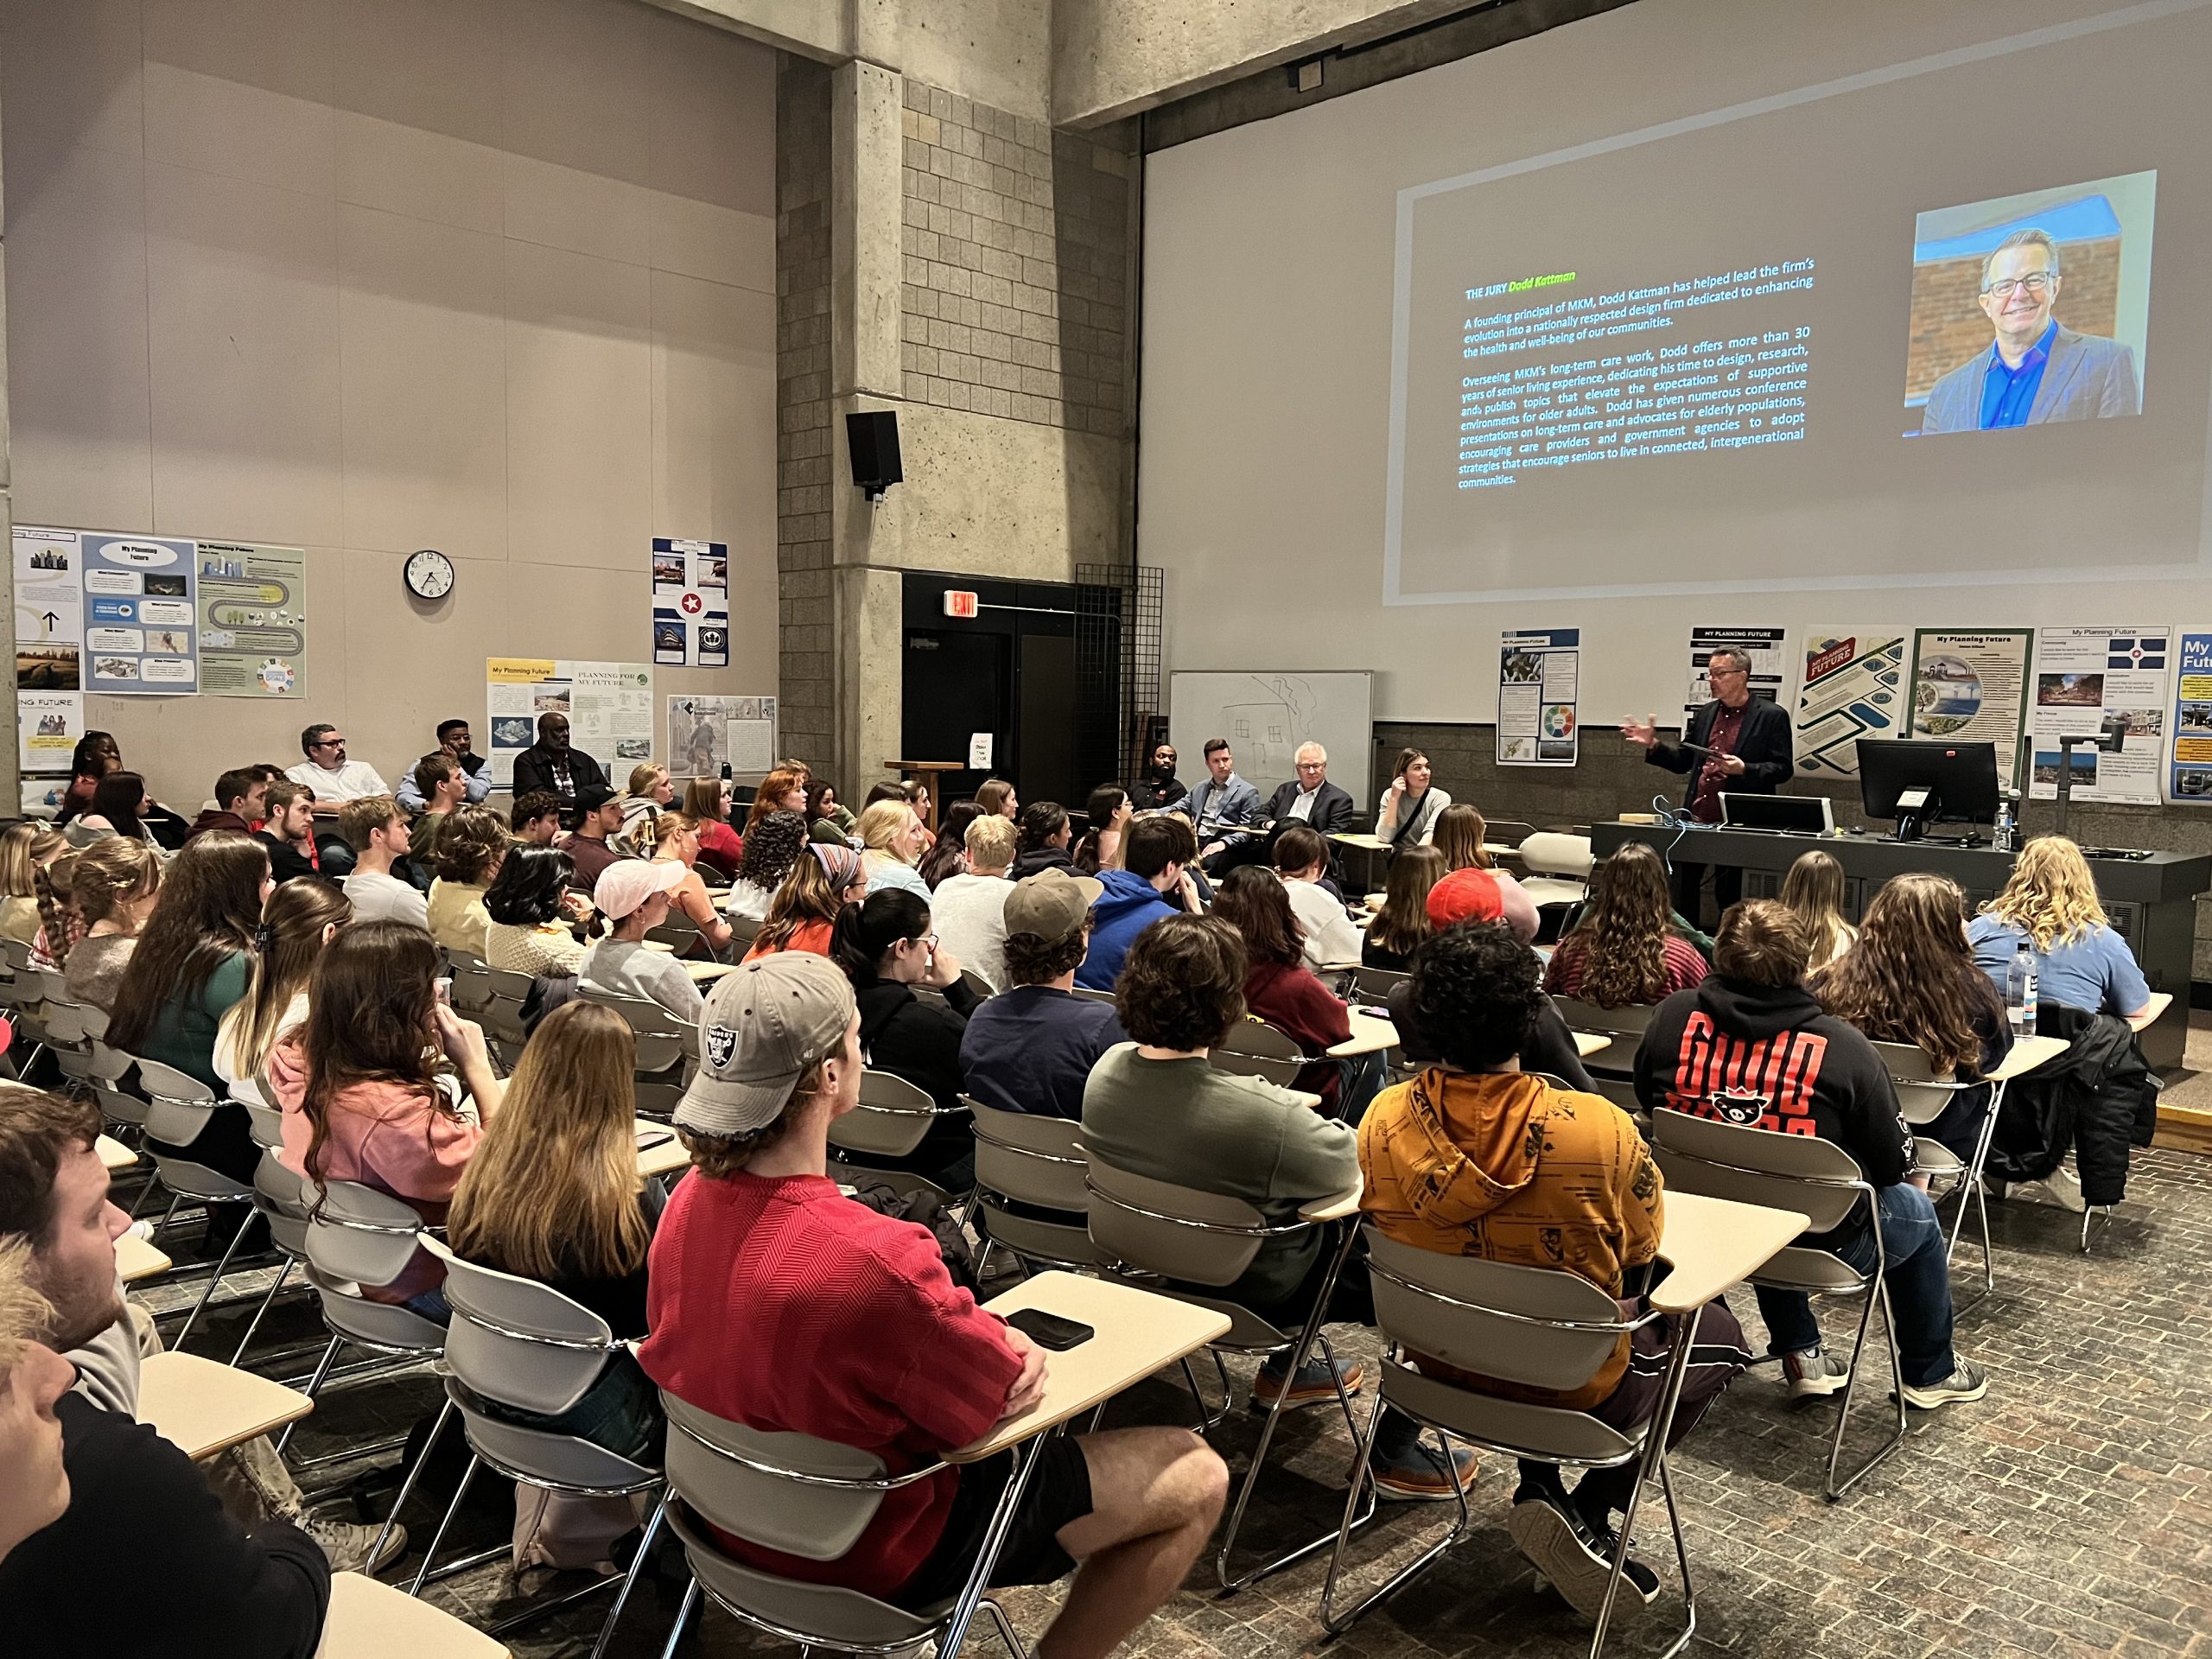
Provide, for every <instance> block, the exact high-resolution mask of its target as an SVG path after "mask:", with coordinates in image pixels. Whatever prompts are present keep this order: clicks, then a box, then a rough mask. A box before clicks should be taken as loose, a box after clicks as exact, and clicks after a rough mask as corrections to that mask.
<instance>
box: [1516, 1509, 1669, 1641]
mask: <svg viewBox="0 0 2212 1659" xmlns="http://www.w3.org/2000/svg"><path fill="white" fill-rule="evenodd" d="M1505 1529H1506V1530H1507V1531H1508V1532H1509V1533H1510V1534H1511V1535H1512V1537H1513V1543H1514V1547H1515V1548H1516V1549H1518V1550H1519V1551H1520V1552H1521V1554H1522V1556H1523V1557H1525V1558H1526V1559H1527V1560H1528V1562H1529V1565H1530V1566H1531V1567H1535V1569H1536V1572H1537V1574H1538V1575H1539V1576H1540V1577H1541V1578H1542V1579H1543V1580H1546V1581H1547V1582H1548V1583H1549V1584H1550V1585H1551V1586H1552V1588H1554V1590H1556V1591H1558V1592H1560V1596H1561V1597H1562V1598H1563V1599H1565V1600H1566V1601H1567V1605H1569V1606H1571V1607H1573V1609H1574V1611H1576V1612H1578V1613H1580V1614H1581V1615H1582V1616H1583V1617H1584V1618H1587V1619H1592V1620H1595V1619H1596V1618H1597V1617H1598V1611H1599V1608H1601V1607H1603V1606H1604V1605H1605V1586H1606V1584H1607V1582H1608V1581H1609V1580H1611V1578H1612V1576H1613V1558H1612V1556H1611V1554H1610V1553H1609V1552H1608V1551H1607V1549H1606V1548H1605V1545H1604V1544H1603V1543H1602V1542H1601V1541H1600V1538H1599V1534H1598V1533H1597V1532H1596V1531H1595V1530H1594V1529H1592V1528H1591V1527H1590V1525H1589V1524H1588V1523H1587V1522H1585V1521H1584V1520H1583V1518H1582V1516H1580V1514H1578V1513H1577V1512H1576V1510H1575V1509H1574V1506H1573V1503H1572V1502H1568V1503H1560V1501H1559V1500H1558V1499H1557V1498H1554V1497H1529V1498H1526V1499H1525V1500H1523V1501H1522V1502H1520V1503H1516V1504H1514V1506H1513V1513H1512V1514H1511V1515H1510V1516H1508V1517H1507V1518H1506V1522H1505ZM1658 1592H1659V1579H1658V1575H1657V1574H1656V1573H1653V1572H1652V1571H1651V1569H1650V1568H1649V1567H1645V1566H1644V1565H1643V1562H1641V1561H1637V1560H1630V1562H1629V1563H1628V1564H1627V1566H1626V1567H1624V1568H1623V1569H1622V1573H1621V1593H1620V1594H1618V1596H1616V1597H1614V1599H1613V1614H1614V1617H1615V1618H1617V1619H1619V1620H1621V1621H1622V1622H1624V1623H1625V1622H1627V1621H1629V1620H1632V1619H1634V1618H1637V1617H1638V1616H1639V1615H1641V1614H1642V1613H1643V1610H1644V1609H1645V1608H1646V1607H1648V1606H1649V1605H1650V1604H1651V1600H1652V1598H1653V1597H1655V1596H1656V1595H1657V1594H1658Z"/></svg>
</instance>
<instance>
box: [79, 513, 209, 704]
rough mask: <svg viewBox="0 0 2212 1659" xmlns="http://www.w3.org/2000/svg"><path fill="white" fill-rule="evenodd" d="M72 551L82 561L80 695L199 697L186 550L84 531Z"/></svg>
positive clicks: (193, 597) (195, 610)
mask: <svg viewBox="0 0 2212 1659" xmlns="http://www.w3.org/2000/svg"><path fill="white" fill-rule="evenodd" d="M77 545H78V547H79V549H80V550H82V553H83V556H84V581H85V655H84V672H85V690H87V691H104V692H106V693H108V694H109V695H111V696H125V697H130V696H179V695H189V694H190V693H192V692H195V691H197V690H200V614H199V605H198V599H197V591H196V590H197V583H196V582H195V580H194V578H195V575H196V571H197V562H196V561H195V559H194V546H193V543H190V542H180V541H172V540H169V539H168V537H159V536H110V535H105V534H101V533H99V532H95V531H86V532H85V533H84V534H82V535H81V536H79V537H78V540H77Z"/></svg>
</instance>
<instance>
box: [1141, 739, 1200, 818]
mask: <svg viewBox="0 0 2212 1659" xmlns="http://www.w3.org/2000/svg"><path fill="white" fill-rule="evenodd" d="M1175 760H1176V755H1175V746H1174V745H1173V743H1159V744H1155V745H1154V746H1153V751H1152V758H1151V759H1150V760H1147V762H1146V763H1145V768H1144V772H1143V775H1142V776H1141V777H1139V778H1138V779H1136V780H1135V782H1133V783H1132V784H1130V785H1129V803H1130V804H1131V805H1133V806H1135V808H1136V810H1138V811H1140V812H1173V811H1177V810H1181V808H1182V805H1183V800H1184V798H1185V796H1187V795H1189V794H1190V792H1191V791H1190V789H1189V787H1188V786H1187V785H1185V783H1184V782H1183V780H1182V779H1179V778H1178V777H1177V776H1176V775H1175Z"/></svg>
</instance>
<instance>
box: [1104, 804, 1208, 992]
mask: <svg viewBox="0 0 2212 1659" xmlns="http://www.w3.org/2000/svg"><path fill="white" fill-rule="evenodd" d="M1197 860H1198V837H1197V836H1195V835H1194V834H1192V829H1191V823H1190V820H1189V819H1187V818H1184V817H1178V816H1176V815H1175V814H1173V813H1172V812H1170V813H1162V814H1160V815H1159V816H1158V817H1147V818H1139V819H1137V820H1136V821H1135V823H1132V824H1130V825H1129V827H1128V831H1127V832H1126V833H1125V834H1124V835H1123V836H1122V868H1120V869H1118V870H1101V871H1099V872H1098V880H1099V883H1100V885H1101V886H1103V887H1104V888H1105V889H1106V891H1105V893H1103V895H1102V896H1101V897H1100V899H1099V900H1098V903H1097V904H1096V906H1094V907H1093V910H1092V914H1093V916H1094V917H1095V918H1096V919H1095V920H1094V921H1093V922H1092V924H1091V928H1090V951H1089V952H1088V953H1087V954H1086V955H1085V956H1084V959H1083V966H1082V967H1080V968H1078V969H1076V974H1075V982H1076V983H1077V984H1078V985H1081V986H1083V987H1084V988H1086V989H1089V990H1093V991H1110V990H1112V989H1113V988H1114V982H1115V980H1116V979H1118V978H1119V977H1120V976H1121V972H1122V958H1123V957H1127V956H1128V954H1129V946H1130V944H1132V943H1133V942H1134V941H1135V938H1136V937H1137V935H1138V934H1140V933H1141V932H1143V931H1145V929H1147V927H1150V926H1151V925H1153V924H1154V922H1156V921H1158V920H1159V919H1160V918H1161V917H1163V916H1178V915H1182V914H1184V913H1185V912H1187V913H1188V914H1190V915H1192V916H1196V915H1198V914H1199V913H1200V912H1201V911H1202V909H1203V906H1201V905H1200V904H1199V902H1198V887H1197V885H1196V883H1195V882H1193V881H1192V879H1191V875H1190V873H1189V869H1188V867H1189V866H1190V865H1192V864H1193V863H1195V862H1196V861H1197Z"/></svg>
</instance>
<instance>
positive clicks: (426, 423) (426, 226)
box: [339, 207, 507, 559]
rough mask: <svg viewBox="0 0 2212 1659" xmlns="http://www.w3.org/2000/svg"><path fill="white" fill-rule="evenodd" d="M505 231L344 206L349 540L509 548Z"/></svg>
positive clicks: (478, 554)
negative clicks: (502, 236) (476, 229)
mask: <svg viewBox="0 0 2212 1659" xmlns="http://www.w3.org/2000/svg"><path fill="white" fill-rule="evenodd" d="M339 277H340V283H341V290H340V296H339V324H340V336H341V340H342V345H341V348H340V362H341V365H342V371H343V391H342V400H341V407H342V408H343V410H344V418H345V433H346V467H345V484H346V537H345V539H346V545H347V546H349V547H357V548H381V549H385V550H398V551H411V550H414V549H416V548H418V547H438V548H441V549H442V550H445V551H446V552H448V553H449V554H452V555H454V556H456V557H468V558H483V559H504V558H505V557H506V556H507V448H506V441H505V423H506V399H507V365H506V329H505V323H504V322H503V321H502V320H501V312H502V308H503V304H504V295H505V257H504V251H503V248H502V245H501V244H500V241H499V238H497V237H495V236H486V235H483V234H481V233H480V232H474V231H462V230H455V229H454V228H453V227H452V226H446V225H434V224H431V223H429V222H428V221H426V220H423V219H402V218H400V217H398V216H397V215H396V214H391V213H371V212H369V211H368V210H367V209H365V208H360V207H344V208H341V209H340V224H339Z"/></svg>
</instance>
